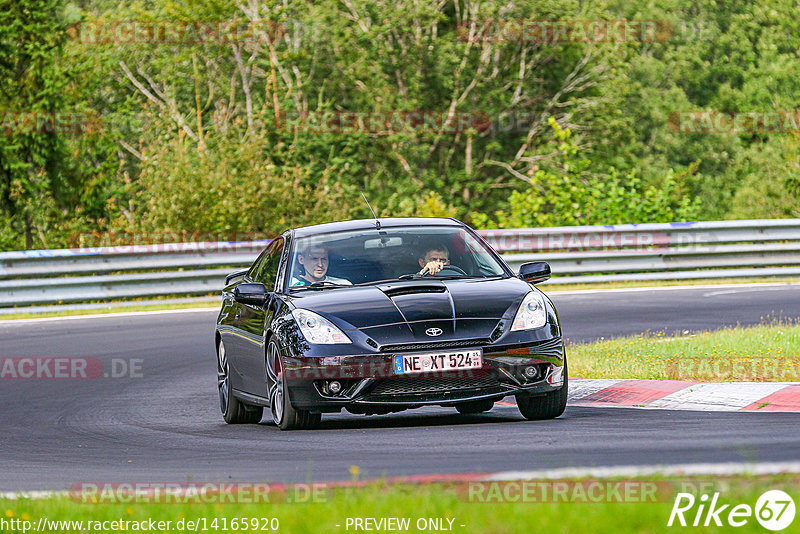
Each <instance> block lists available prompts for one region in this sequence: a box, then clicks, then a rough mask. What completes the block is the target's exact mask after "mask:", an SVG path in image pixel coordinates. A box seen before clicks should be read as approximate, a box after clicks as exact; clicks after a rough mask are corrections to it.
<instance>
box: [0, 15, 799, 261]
mask: <svg viewBox="0 0 800 534" xmlns="http://www.w3.org/2000/svg"><path fill="white" fill-rule="evenodd" d="M487 19H494V20H540V21H541V20H549V21H557V20H570V21H575V20H600V19H606V20H619V19H629V20H655V21H665V22H666V23H667V24H668V25H669V27H671V28H672V30H671V33H670V32H667V33H665V34H663V35H662V37H666V38H665V39H663V40H657V41H655V42H649V41H635V40H634V41H627V42H614V41H600V42H580V41H574V42H547V43H541V42H534V41H516V40H513V39H512V40H491V39H489V40H481V39H478V40H475V41H470V40H469V39H467V38H466V37H467V35H468V28H469V25H468V21H480V20H487ZM112 21H137V22H138V23H140V24H142V23H145V22H147V21H174V22H181V21H182V22H185V23H187V24H188V23H192V22H195V21H235V22H238V23H247V21H268V23H269V24H264V23H263V22H261V23H260V26H258V27H259V28H261V29H262V30H264V29H268V28H271V30H269V31H266V32H264V31H262V32H261V33H257V34H256V35H255V37H256V38H255V39H250V40H236V39H234V41H233V42H225V41H223V40H221V39H215V38H213V37H212V38H210V39H205V40H199V41H192V42H180V43H175V42H159V39H158V38H156V39H154V40H151V41H148V40H140V41H137V42H126V41H114V40H113V39H110V38H109V37H113V32H111V30H110V29H111V28H112V25H111V24H112ZM75 23H78V24H77V25H75ZM189 27H191V26H189ZM139 35H141V34H139ZM92 36H95V37H96V36H101V37H106V39H105V40H104V39H95V40H92V39H91V37H92ZM798 48H800V18H798V17H797V16H796V5H795V3H794V2H792V1H790V0H770V1H766V0H757V1H756V2H742V1H735V2H722V3H721V2H717V1H714V0H699V1H697V2H693V3H690V4H687V3H686V2H682V1H679V0H664V1H663V2H658V3H653V2H647V1H644V0H634V1H632V2H619V1H618V0H604V1H602V2H599V3H585V2H583V3H580V2H575V1H574V0H554V1H552V2H546V3H542V2H537V1H534V0H515V1H514V2H510V3H464V2H444V3H438V4H437V3H430V2H411V3H409V2H406V3H402V2H401V3H397V2H390V1H388V0H351V1H349V2H345V3H343V2H341V1H339V0H320V1H316V2H306V1H297V2H289V3H286V2H283V1H278V0H258V1H253V2H244V3H233V2H224V1H222V0H198V1H196V2H191V3H188V4H187V3H181V2H174V1H173V0H146V1H145V0H123V1H121V2H117V1H113V2H112V1H110V0H89V1H86V2H80V3H69V2H68V0H13V1H12V0H0V111H8V110H43V111H69V112H78V113H89V114H93V115H91V116H94V117H97V118H99V123H100V127H99V128H88V129H85V130H84V131H79V132H68V133H61V134H58V135H53V134H42V133H39V132H33V133H20V132H16V131H12V132H8V131H3V132H0V222H1V223H2V226H1V227H0V248H1V249H9V248H23V247H28V248H40V247H56V246H64V245H66V244H68V243H69V241H70V238H71V236H73V235H74V234H76V233H86V232H92V233H103V232H121V231H124V232H148V233H151V232H161V231H163V232H174V231H180V232H189V233H192V232H206V231H251V232H277V231H280V230H281V229H283V228H284V227H286V226H291V225H296V224H306V223H313V222H321V221H329V220H336V219H341V218H348V217H368V216H369V210H368V209H367V208H366V206H365V205H364V204H363V202H361V201H360V195H359V194H358V191H364V193H365V194H366V195H367V197H368V198H369V200H370V202H371V203H372V204H373V206H374V207H375V208H376V209H377V210H378V211H379V212H380V214H381V215H385V216H388V215H396V216H405V215H424V216H444V217H450V216H455V217H458V218H461V219H464V220H466V221H467V222H471V223H473V224H475V225H478V226H493V225H502V226H533V225H551V224H559V225H561V224H592V223H598V224H600V223H619V222H654V221H667V220H692V219H717V218H731V217H736V218H738V217H796V216H798V210H799V209H800V208H798V203H797V200H796V199H797V198H798V197H800V150H798V139H797V137H796V136H791V135H784V134H778V133H769V132H743V133H717V134H702V133H687V132H681V131H676V129H675V128H674V120H672V118H673V117H674V114H675V113H676V112H679V111H685V110H702V109H710V110H718V111H757V110H764V111H767V110H792V109H794V108H796V102H798V101H800V80H799V79H798V77H797V75H796V73H797V72H800V58H799V57H798V55H797V50H798ZM415 111H416V112H419V111H426V112H430V113H432V114H438V116H440V117H446V116H447V115H448V114H449V113H450V112H451V111H452V112H454V113H460V114H464V116H467V117H470V118H471V119H470V120H469V121H467V123H465V124H462V127H459V128H441V129H438V130H437V129H434V128H428V129H415V128H410V129H406V130H395V131H390V132H387V131H383V129H382V128H375V127H372V128H369V127H368V128H364V129H361V130H357V131H352V130H351V131H347V130H345V131H342V130H339V129H337V128H316V129H315V128H308V127H297V125H292V123H291V122H290V121H287V120H285V119H286V114H287V113H289V114H309V113H310V114H311V115H312V116H313V115H314V114H320V113H323V112H359V113H395V114H401V115H402V113H403V112H415ZM548 121H549V124H548Z"/></svg>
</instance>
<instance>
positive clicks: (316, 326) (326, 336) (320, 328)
mask: <svg viewBox="0 0 800 534" xmlns="http://www.w3.org/2000/svg"><path fill="white" fill-rule="evenodd" d="M292 317H294V320H295V321H297V324H298V325H300V331H301V332H302V333H303V336H304V337H305V338H306V340H307V341H308V342H309V343H313V344H315V345H333V344H335V343H352V341H350V338H349V337H347V335H346V334H345V333H344V332H342V331H341V330H339V328H338V327H337V326H336V325H334V324H333V323H332V322H330V321H329V320H327V319H326V318H324V317H322V316H321V315H319V314H316V313H314V312H312V311H308V310H300V309H298V310H294V311H292Z"/></svg>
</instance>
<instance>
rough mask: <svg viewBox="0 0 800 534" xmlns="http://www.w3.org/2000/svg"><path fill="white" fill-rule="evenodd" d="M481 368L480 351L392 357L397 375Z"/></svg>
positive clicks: (481, 357)
mask: <svg viewBox="0 0 800 534" xmlns="http://www.w3.org/2000/svg"><path fill="white" fill-rule="evenodd" d="M482 366H483V351H482V350H481V349H471V350H458V351H452V352H438V353H435V354H433V353H431V354H398V355H396V356H395V357H394V372H395V373H397V374H398V375H403V374H410V373H428V372H431V371H450V370H453V369H479V368H480V367H482Z"/></svg>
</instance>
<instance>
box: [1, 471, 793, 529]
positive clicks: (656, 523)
mask: <svg viewBox="0 0 800 534" xmlns="http://www.w3.org/2000/svg"><path fill="white" fill-rule="evenodd" d="M627 480H628V483H630V481H632V480H633V481H634V482H635V484H632V485H636V486H637V487H641V485H640V484H641V483H649V484H652V485H654V486H656V485H657V487H658V488H659V489H658V491H656V492H652V493H650V495H652V498H649V499H646V501H645V502H641V498H638V497H637V498H635V499H634V501H639V502H587V501H586V499H581V498H580V495H579V494H577V493H574V492H573V491H572V490H570V491H569V492H568V493H567V494H566V496H567V498H566V499H563V498H562V499H560V502H544V503H542V502H499V503H498V502H490V503H486V502H470V499H469V495H470V491H469V489H468V488H467V487H464V486H461V487H458V486H456V485H453V484H446V485H441V484H430V485H395V486H386V485H380V484H378V485H370V486H367V487H364V488H360V489H349V488H338V489H337V490H335V492H333V493H330V494H329V495H327V498H326V499H325V500H324V502H313V503H304V504H290V503H278V504H240V503H237V504H230V503H226V504H185V503H184V504H147V503H138V504H86V503H80V502H77V501H73V500H71V499H70V498H69V497H51V498H45V499H34V500H30V499H21V500H0V514H2V515H1V516H0V517H2V518H4V519H6V520H8V519H22V520H26V521H32V522H33V523H34V524H36V523H37V522H38V521H39V518H41V517H44V518H46V519H48V520H51V521H52V520H73V521H80V520H83V521H113V520H119V519H122V520H128V521H142V520H148V519H153V520H154V521H172V524H173V525H175V523H176V522H177V521H179V520H180V519H184V520H198V519H201V518H205V519H206V524H207V525H210V524H211V521H213V520H214V519H215V518H216V519H217V521H218V525H221V524H222V520H223V518H224V519H226V520H227V522H228V526H229V528H228V530H227V531H228V532H233V531H234V529H232V528H230V522H231V520H232V519H234V518H239V519H240V520H241V519H247V520H251V519H253V518H277V519H278V521H279V529H278V532H285V533H296V534H303V533H314V534H327V533H335V532H343V533H344V532H354V531H355V530H354V529H353V527H352V526H351V527H350V529H346V528H345V527H346V524H347V523H346V521H347V518H355V517H361V518H363V517H373V518H382V517H383V518H385V517H408V518H410V519H411V528H409V530H408V532H420V531H419V530H417V528H416V526H415V522H416V521H417V519H418V518H445V519H453V520H454V521H453V523H452V524H453V530H452V531H453V532H455V533H465V534H472V533H490V534H516V533H526V532H615V533H625V532H640V533H649V532H653V533H656V532H664V531H667V530H669V529H668V528H667V527H666V524H667V521H668V519H669V516H670V512H671V510H672V507H673V503H674V499H675V496H676V494H677V492H678V491H686V490H687V487H688V488H705V489H703V490H701V491H697V490H696V489H695V491H690V492H691V493H693V494H694V495H695V496H696V497H697V498H699V497H700V495H701V494H702V493H709V494H713V493H714V492H715V491H719V492H720V496H719V503H720V504H724V503H731V505H736V504H748V505H749V506H751V507H754V506H755V503H756V501H757V499H758V497H759V496H760V495H761V494H762V493H763V492H765V491H767V490H773V489H780V490H783V491H785V492H787V493H788V494H789V495H790V496H794V499H795V501H798V497H799V496H800V495H798V492H800V476H799V475H796V474H794V475H779V476H769V477H746V476H736V477H724V478H720V477H713V478H712V477H710V476H709V477H705V478H703V479H701V478H694V479H686V478H683V479H676V478H663V477H648V478H647V479H646V480H645V479H639V480H636V479H627ZM573 482H574V481H573ZM584 482H587V483H588V482H589V481H584ZM606 482H610V483H612V484H613V483H614V482H624V481H621V480H617V481H614V480H606V481H603V483H606ZM501 484H502V483H501ZM545 484H549V483H545ZM495 487H502V486H497V485H496V486H495ZM549 487H551V488H552V486H549ZM573 487H574V486H573ZM551 493H552V492H551ZM482 494H483V495H488V493H482ZM495 495H502V494H495ZM509 495H511V496H512V498H515V499H518V498H519V497H518V496H519V495H520V494H519V493H510V494H509ZM623 499H624V498H623ZM548 500H549V501H552V499H548ZM730 508H731V507H730V506H729V507H728V510H730ZM696 509H697V507H696V506H695V508H693V509H692V512H691V513H687V514H686V517H687V519H688V520H689V522H691V521H692V520H693V518H694V512H695V511H696ZM722 519H723V520H724V519H725V515H724V514H723V516H722ZM798 521H800V519H795V524H797V522H798ZM445 524H447V522H446V521H445ZM336 525H340V526H339V527H337V526H336ZM461 525H464V526H463V527H462V526H461ZM673 528H678V530H685V529H680V528H679V527H673ZM688 528H689V529H692V527H688ZM700 528H702V530H703V532H708V531H711V532H724V531H727V530H729V529H730V527H723V528H703V527H700ZM130 530H131V529H129V531H130ZM240 530H241V529H240ZM693 530H697V529H693ZM736 530H737V531H738V532H765V530H764V529H763V528H762V527H761V526H760V525H759V524H758V523H757V522H756V520H755V518H754V517H751V518H749V520H748V523H747V525H745V526H744V527H742V528H737V529H736ZM50 531H51V532H52V531H54V530H50ZM163 531H165V532H178V530H176V529H175V528H174V527H173V528H170V529H165V530H163ZM199 531H201V532H202V527H201V528H200V529H199ZM215 531H218V532H223V531H225V530H223V529H221V528H220V529H219V530H212V529H210V528H209V530H208V532H215ZM58 532H77V529H75V528H72V529H69V528H61V529H59V530H58ZM362 532H363V531H362ZM787 532H788V530H787Z"/></svg>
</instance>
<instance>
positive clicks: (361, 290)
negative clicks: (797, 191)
mask: <svg viewBox="0 0 800 534" xmlns="http://www.w3.org/2000/svg"><path fill="white" fill-rule="evenodd" d="M530 291H531V287H530V286H529V285H528V284H527V283H526V282H523V281H522V280H520V279H518V278H506V279H500V280H497V279H494V280H492V279H490V280H435V279H431V280H414V281H402V282H390V283H385V284H379V285H374V286H365V287H353V288H346V289H328V290H323V291H313V290H307V291H303V292H301V293H295V294H293V295H292V303H293V304H294V305H295V306H296V307H298V308H304V309H307V310H311V311H314V312H317V313H319V314H321V315H324V316H325V317H327V318H328V319H330V320H331V321H333V322H334V323H336V324H337V326H339V327H340V328H342V329H343V330H345V331H351V330H360V331H362V332H363V333H364V334H366V335H367V336H369V337H370V338H372V339H373V340H375V341H376V342H378V343H379V344H382V345H383V344H386V343H403V342H412V341H417V342H419V341H424V340H430V341H447V340H448V339H454V338H458V339H463V338H465V337H466V338H488V337H490V336H491V334H492V332H493V331H494V329H495V328H496V327H497V324H498V322H499V321H500V319H502V318H503V317H504V316H505V315H508V314H512V315H513V314H514V313H515V312H516V310H517V308H518V307H519V304H520V302H522V299H523V298H524V296H525V295H526V294H527V293H529V292H530ZM429 329H434V330H433V331H432V332H430V333H426V332H428V331H429ZM436 329H438V330H440V331H441V332H438V330H436ZM430 334H438V335H430Z"/></svg>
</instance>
